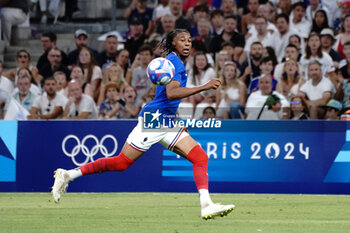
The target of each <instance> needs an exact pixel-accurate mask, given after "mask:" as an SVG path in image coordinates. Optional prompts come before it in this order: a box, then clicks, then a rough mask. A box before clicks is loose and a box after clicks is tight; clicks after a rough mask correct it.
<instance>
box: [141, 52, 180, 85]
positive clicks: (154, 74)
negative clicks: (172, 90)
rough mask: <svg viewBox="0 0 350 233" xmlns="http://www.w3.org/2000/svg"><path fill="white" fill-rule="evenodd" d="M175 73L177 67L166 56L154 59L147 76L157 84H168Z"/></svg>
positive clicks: (148, 68) (149, 65)
mask: <svg viewBox="0 0 350 233" xmlns="http://www.w3.org/2000/svg"><path fill="white" fill-rule="evenodd" d="M174 75H175V67H174V65H173V63H172V62H171V61H169V60H168V59H166V58H163V57H158V58H155V59H153V60H152V61H151V62H150V63H149V64H148V67H147V76H148V78H149V79H150V80H151V81H152V83H154V84H156V85H167V84H169V83H170V82H171V80H172V79H173V77H174Z"/></svg>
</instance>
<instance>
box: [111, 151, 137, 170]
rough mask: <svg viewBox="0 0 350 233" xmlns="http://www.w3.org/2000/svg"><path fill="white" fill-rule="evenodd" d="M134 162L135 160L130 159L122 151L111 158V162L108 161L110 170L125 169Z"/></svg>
mask: <svg viewBox="0 0 350 233" xmlns="http://www.w3.org/2000/svg"><path fill="white" fill-rule="evenodd" d="M133 163H134V161H133V160H131V159H129V158H128V157H126V156H125V155H124V154H122V153H120V154H119V155H118V156H116V157H112V158H110V163H108V170H110V171H125V170H126V169H128V168H129V167H130V166H131V165H132V164H133Z"/></svg>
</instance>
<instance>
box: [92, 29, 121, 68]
mask: <svg viewBox="0 0 350 233" xmlns="http://www.w3.org/2000/svg"><path fill="white" fill-rule="evenodd" d="M117 47H118V39H117V36H116V35H114V34H110V35H108V36H107V37H106V40H105V43H104V48H105V50H104V51H102V52H101V53H99V54H98V55H97V57H96V61H97V64H98V65H99V66H100V67H101V68H102V69H103V67H104V66H105V65H107V64H108V63H111V62H115V58H116V53H117Z"/></svg>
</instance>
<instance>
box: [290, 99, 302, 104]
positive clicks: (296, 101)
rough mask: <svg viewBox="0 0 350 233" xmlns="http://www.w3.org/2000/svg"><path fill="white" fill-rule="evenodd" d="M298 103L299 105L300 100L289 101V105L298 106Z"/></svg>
mask: <svg viewBox="0 0 350 233" xmlns="http://www.w3.org/2000/svg"><path fill="white" fill-rule="evenodd" d="M300 103H301V101H300V100H295V101H290V104H300Z"/></svg>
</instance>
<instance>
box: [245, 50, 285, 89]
mask: <svg viewBox="0 0 350 233" xmlns="http://www.w3.org/2000/svg"><path fill="white" fill-rule="evenodd" d="M259 69H260V71H261V75H259V76H258V77H254V78H253V80H251V82H250V84H249V86H248V90H247V91H248V94H250V93H252V92H254V91H257V90H258V89H259V85H258V83H259V79H260V77H261V76H270V77H271V79H272V90H273V91H274V90H276V91H278V92H280V91H281V90H280V89H279V87H278V86H277V84H278V81H277V80H276V79H274V77H273V76H272V73H273V60H272V58H271V57H264V58H263V59H261V61H260V64H259Z"/></svg>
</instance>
